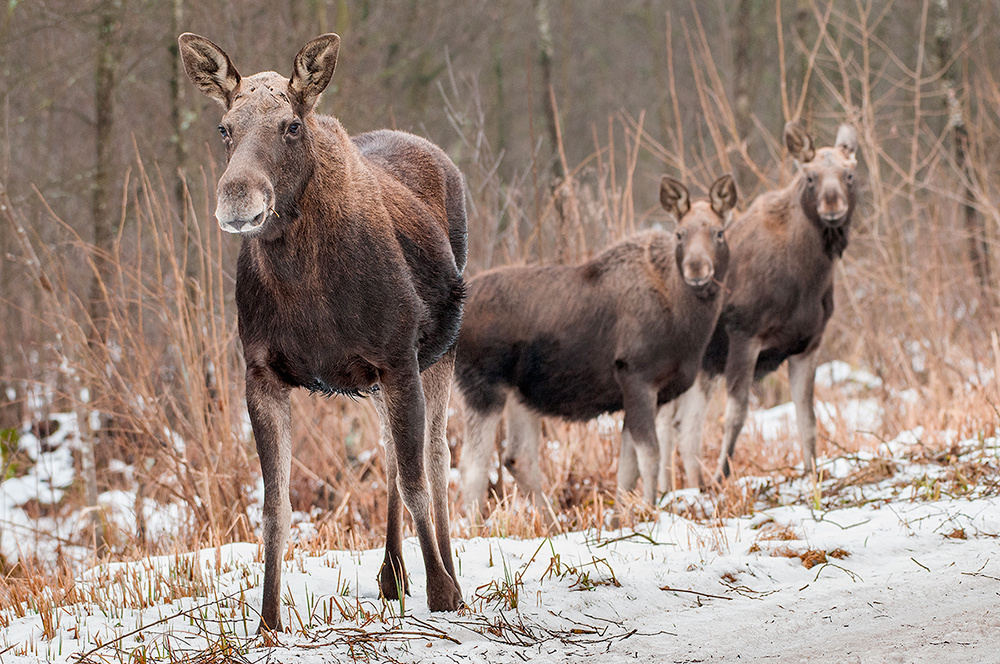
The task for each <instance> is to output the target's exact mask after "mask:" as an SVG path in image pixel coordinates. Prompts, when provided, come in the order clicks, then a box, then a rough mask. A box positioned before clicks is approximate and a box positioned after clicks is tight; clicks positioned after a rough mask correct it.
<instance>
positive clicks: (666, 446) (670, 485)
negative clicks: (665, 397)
mask: <svg viewBox="0 0 1000 664" xmlns="http://www.w3.org/2000/svg"><path fill="white" fill-rule="evenodd" d="M692 389H693V388H692ZM687 397H688V394H687V392H685V393H684V394H682V395H680V396H679V397H677V398H676V399H674V400H673V401H671V402H669V403H665V404H663V405H662V406H660V409H659V410H658V411H657V412H656V442H657V443H659V446H660V465H659V471H660V473H659V479H658V480H657V481H656V485H657V487H658V488H659V490H660V491H661V492H665V491H673V490H674V489H676V488H677V487H676V478H677V473H676V472H674V471H675V470H676V467H675V465H674V449H675V447H676V446H677V436H678V425H679V421H678V420H679V417H680V412H682V411H683V403H684V400H685V399H687ZM622 454H623V455H624V450H623V451H622ZM618 463H619V466H620V465H621V461H619V462H618ZM636 473H638V468H637V469H636Z"/></svg>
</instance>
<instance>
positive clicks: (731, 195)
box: [708, 173, 737, 225]
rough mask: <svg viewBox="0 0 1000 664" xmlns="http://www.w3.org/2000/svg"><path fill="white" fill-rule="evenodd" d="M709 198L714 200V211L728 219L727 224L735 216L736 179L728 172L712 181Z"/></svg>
mask: <svg viewBox="0 0 1000 664" xmlns="http://www.w3.org/2000/svg"><path fill="white" fill-rule="evenodd" d="M708 199H709V200H710V201H711V202H712V211H713V212H715V214H717V215H719V216H720V217H722V218H723V219H725V220H726V225H728V224H729V222H730V220H732V218H733V208H735V207H736V199H737V194H736V181H735V180H733V176H732V175H730V174H729V173H726V174H725V175H723V176H722V177H720V178H719V179H718V180H716V181H715V182H713V183H712V188H711V189H710V190H709V191H708Z"/></svg>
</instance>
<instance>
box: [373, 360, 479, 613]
mask: <svg viewBox="0 0 1000 664" xmlns="http://www.w3.org/2000/svg"><path fill="white" fill-rule="evenodd" d="M379 382H380V383H381V389H382V395H381V398H382V399H383V401H384V408H385V418H386V422H384V426H386V427H387V432H388V434H389V435H386V436H385V439H386V448H387V454H386V461H387V464H391V463H392V460H393V459H395V466H396V473H397V478H396V483H398V489H399V492H400V494H401V498H402V503H403V504H404V505H406V509H407V510H409V512H410V516H411V517H413V524H414V527H415V529H416V531H417V539H418V540H419V541H420V551H421V553H422V554H423V558H424V569H425V571H426V573H427V606H428V607H429V608H430V610H431V611H454V610H456V609H457V608H458V607H459V605H460V604H461V601H462V596H461V593H460V592H459V589H458V585H457V584H456V583H455V580H454V579H453V578H452V576H451V574H449V572H448V570H447V569H446V568H445V565H444V562H443V561H442V559H441V552H439V551H438V543H437V538H436V537H435V532H434V528H433V526H432V523H431V498H430V493H429V491H428V486H427V475H426V473H425V472H424V433H425V431H424V416H425V413H424V391H423V387H422V385H421V381H420V374H419V371H418V368H417V360H416V356H415V355H414V357H413V358H412V359H411V361H410V362H409V363H407V364H404V365H402V366H400V367H397V368H395V369H393V370H386V371H383V372H382V374H381V376H380V381H379ZM390 446H391V447H392V448H393V452H389V451H388V448H389V447H390ZM390 473H391V471H390ZM391 492H392V488H391V487H390V496H391ZM394 507H395V509H396V510H397V511H398V510H399V507H398V502H397V503H395V504H394V503H393V501H392V500H391V499H390V503H389V508H390V510H391V509H393V508H394ZM397 518H401V515H396V516H393V515H391V514H390V516H389V522H390V523H398V522H397V521H394V519H397ZM392 537H393V535H392V533H390V535H389V538H387V541H386V561H387V562H389V563H390V565H391V566H393V565H394V560H395V559H398V560H399V561H400V568H402V564H401V561H402V555H401V551H400V550H398V549H399V542H398V538H396V540H395V541H393V539H391V538H392ZM390 547H395V548H396V549H397V550H395V551H394V550H392V549H391V548H390ZM390 580H392V581H394V579H393V577H392V575H391V574H390V576H389V578H388V579H387V577H386V574H385V570H383V575H382V576H381V577H380V587H381V590H382V594H383V595H384V596H385V597H387V598H388V597H392V596H393V595H392V594H391V593H398V590H396V589H397V588H398V586H397V585H396V584H395V583H392V584H391V585H390V587H387V581H390Z"/></svg>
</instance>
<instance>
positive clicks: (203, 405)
mask: <svg viewBox="0 0 1000 664" xmlns="http://www.w3.org/2000/svg"><path fill="white" fill-rule="evenodd" d="M998 18H1000V3H998V2H995V1H982V2H976V1H974V0H850V1H844V0H837V1H835V2H824V1H823V0H784V1H783V2H782V1H777V2H776V1H774V0H737V1H734V2H723V1H721V0H708V1H705V2H693V1H692V2H683V1H672V2H666V1H663V0H623V1H622V2H615V3H608V2H599V1H596V0H534V1H533V2H510V1H509V0H488V1H486V0H475V1H469V2H454V1H450V2H449V1H445V0H421V1H420V2H418V1H417V0H380V1H378V2H375V1H372V0H362V1H359V0H287V1H278V2H275V1H273V0H267V1H266V2H265V1H258V0H248V1H245V2H238V3H235V2H234V3H229V2H225V3H220V2H191V1H190V0H159V1H154V0H9V2H7V3H6V5H5V7H4V8H2V9H0V72H2V74H0V76H2V85H0V229H2V230H0V431H2V432H3V433H2V435H0V441H2V445H0V450H2V452H3V456H2V459H3V463H2V470H3V473H2V474H0V478H3V477H13V476H16V475H17V474H18V473H23V472H25V470H26V468H27V467H28V466H29V465H30V460H28V459H26V458H25V457H24V456H23V455H21V456H18V454H17V453H16V450H17V439H18V437H19V436H20V435H22V434H23V433H24V432H26V431H27V430H28V428H30V429H31V430H32V432H33V433H34V435H36V436H37V437H38V438H40V439H42V440H44V438H45V436H46V434H47V433H50V432H51V431H50V430H51V429H53V428H54V427H56V426H58V423H59V421H60V420H58V419H57V418H53V414H54V413H76V414H78V418H77V423H78V428H79V435H78V438H79V440H77V441H76V446H75V447H74V460H75V461H74V463H75V464H76V465H77V467H78V469H79V475H78V477H79V478H81V480H80V481H79V482H77V483H76V484H74V486H73V487H72V488H71V489H70V490H69V491H68V492H67V494H66V495H65V496H64V497H62V498H61V499H60V500H59V501H57V502H55V503H46V502H44V501H40V500H39V501H35V502H34V503H32V504H31V505H28V506H27V507H25V509H27V510H29V511H31V513H32V514H34V515H36V516H38V517H39V518H58V517H59V516H60V515H68V514H70V513H76V510H78V509H79V508H80V507H81V506H86V507H87V508H88V511H87V513H88V514H89V515H90V517H89V518H90V524H91V526H90V528H89V529H84V530H85V532H84V530H74V531H72V532H70V533H69V534H65V533H64V536H63V539H60V540H58V541H56V542H54V545H53V546H54V549H49V548H45V551H51V550H56V551H57V552H58V553H59V554H60V556H59V557H58V559H59V563H58V564H59V565H64V564H68V563H67V561H66V560H63V559H62V557H61V554H63V553H65V552H67V551H75V552H77V553H79V552H81V551H83V552H89V553H88V555H89V554H92V553H93V552H94V551H97V552H99V553H100V554H101V555H109V554H113V555H115V556H123V557H127V556H128V555H138V554H142V553H149V552H158V551H167V550H171V549H172V547H176V546H182V547H195V546H198V545H201V544H216V543H220V542H228V541H245V540H248V539H250V540H253V538H254V535H253V532H254V528H255V525H256V524H255V520H254V517H253V509H252V505H253V501H254V492H253V491H252V487H253V486H254V484H255V481H256V480H255V477H256V473H257V464H256V460H255V458H254V451H253V444H252V440H251V437H250V434H249V431H248V429H247V427H246V426H245V413H244V410H245V409H244V406H243V403H242V360H241V357H240V355H239V348H238V343H237V341H236V334H235V322H234V314H235V306H234V304H233V292H234V265H235V256H236V254H237V252H238V248H239V241H238V240H236V239H234V238H231V237H229V236H225V237H223V236H222V234H221V233H220V231H219V229H218V226H217V224H216V222H215V220H214V217H213V216H212V210H214V187H215V182H216V180H217V178H218V175H219V174H220V173H221V171H222V169H223V167H224V152H223V149H222V144H221V140H220V139H219V137H218V133H217V130H216V125H217V124H218V121H219V117H220V109H219V108H218V107H217V105H216V104H215V103H214V102H212V101H211V100H209V99H208V98H206V97H204V96H203V95H201V94H200V93H199V92H198V91H197V90H196V89H195V88H194V87H193V86H192V85H190V83H189V82H188V81H187V80H186V78H185V77H184V74H183V70H182V68H181V66H180V62H179V57H178V53H177V47H176V43H177V42H176V39H177V35H178V34H180V33H181V32H184V31H193V32H196V33H199V34H202V35H204V36H206V37H208V38H209V39H211V40H213V41H215V42H216V43H217V44H219V45H221V46H222V47H223V48H224V49H225V50H226V51H227V52H228V53H229V54H230V56H231V57H232V59H233V61H234V62H235V64H236V66H237V68H238V69H239V70H240V71H241V72H242V73H243V74H245V75H246V74H251V73H254V72H257V71H263V70H267V69H273V70H276V71H278V72H280V73H283V74H285V75H287V74H288V73H289V72H290V68H291V62H292V58H293V56H294V54H295V53H296V52H297V50H298V49H299V48H300V47H301V45H303V44H304V43H305V42H306V41H308V40H309V39H310V38H312V37H314V36H316V35H317V34H320V33H324V32H328V31H335V32H337V33H339V34H340V35H341V37H342V39H343V42H342V47H341V52H340V59H339V63H338V70H337V73H336V74H335V76H334V79H333V83H332V84H331V86H330V88H329V89H328V91H327V92H326V94H325V96H324V98H323V100H322V102H321V104H320V107H319V109H320V111H321V112H325V113H330V114H333V115H335V116H337V117H338V118H339V119H340V120H341V121H342V122H343V124H344V125H345V126H346V128H347V129H348V131H349V132H351V133H360V132H363V131H367V130H371V129H376V128H381V127H395V128H399V129H405V130H408V131H412V132H414V133H417V134H420V135H423V136H426V137H427V138H429V139H431V140H432V141H434V142H436V143H437V144H439V145H441V146H442V147H443V148H444V149H445V150H446V151H447V152H448V153H449V155H451V157H452V158H453V159H454V160H455V161H456V163H457V164H458V165H459V167H460V168H461V169H462V171H463V173H464V174H465V176H466V179H467V183H468V187H469V197H468V209H469V238H470V261H469V269H468V273H469V274H470V275H474V274H476V273H478V272H480V271H482V270H483V269H486V268H488V267H491V266H494V265H499V264H504V263H510V262H544V263H553V262H570V261H577V260H582V259H584V258H586V257H589V256H591V255H593V254H594V253H595V252H596V251H598V250H600V249H601V248H603V247H604V246H607V245H608V244H609V243H610V242H612V241H614V240H616V239H618V238H620V237H622V236H624V235H626V234H628V233H630V232H632V231H634V230H637V229H640V228H644V227H648V226H652V225H656V224H662V225H667V224H668V223H669V222H668V221H667V219H666V215H665V214H664V213H663V212H662V210H661V209H660V207H659V204H658V201H657V192H658V183H659V180H660V177H661V175H662V174H663V173H670V174H673V175H675V176H678V177H680V178H682V179H683V180H685V181H686V182H688V183H690V187H691V189H692V191H693V192H695V193H696V195H698V194H703V193H704V192H705V188H706V186H707V185H708V184H710V183H711V182H712V180H713V179H714V178H715V177H717V176H718V175H720V174H722V173H724V172H733V173H734V174H735V175H736V179H737V183H738V187H739V191H740V195H741V201H742V202H741V206H742V207H745V206H746V205H747V204H748V202H749V201H751V200H752V199H753V198H754V197H755V196H756V195H757V194H759V193H761V192H763V191H765V190H768V189H771V188H774V187H777V186H779V185H780V184H782V183H784V182H787V181H788V179H789V178H790V176H791V174H792V164H791V161H790V160H789V159H788V158H787V157H786V156H785V151H784V146H783V144H782V140H781V136H782V128H783V126H784V124H785V122H786V121H789V120H798V121H799V122H801V123H802V124H803V125H804V126H805V127H807V128H808V129H809V131H810V132H811V133H812V135H813V136H814V137H815V138H816V140H817V143H818V144H820V145H826V144H830V143H832V140H833V137H834V135H835V133H836V129H837V126H838V124H840V123H841V122H850V123H852V124H853V125H854V126H855V127H856V128H857V129H858V134H859V139H860V153H859V157H860V175H861V178H860V180H861V184H860V186H861V196H860V208H859V213H858V214H857V215H856V217H855V221H854V225H853V228H852V236H851V240H850V246H849V248H848V250H847V252H846V254H845V257H844V260H843V261H842V263H841V265H840V266H839V267H838V269H837V274H836V278H837V282H838V287H837V312H836V314H835V316H834V318H833V320H832V321H831V324H830V327H829V328H828V332H827V335H826V338H825V341H824V346H823V349H822V354H823V359H824V360H829V359H833V358H837V359H841V360H844V361H846V362H848V363H850V364H852V365H853V366H857V367H861V368H864V369H866V370H868V371H870V372H872V373H873V374H875V375H876V376H878V377H879V378H880V379H881V381H882V385H884V386H885V387H884V389H881V390H880V391H878V394H877V396H878V398H880V399H882V400H883V403H884V404H885V405H886V408H885V417H884V418H883V421H882V425H881V429H880V430H879V431H870V432H857V434H858V435H857V436H850V437H848V438H847V439H845V438H839V439H835V440H834V439H830V437H829V436H828V437H827V438H826V439H825V440H824V442H823V443H822V445H826V446H827V449H834V448H835V447H840V448H845V449H856V448H857V447H858V446H860V445H862V444H863V441H862V436H861V434H865V435H867V436H869V437H871V436H874V437H875V438H876V439H877V438H878V437H880V436H881V437H888V436H890V435H892V434H894V433H895V432H898V431H900V430H903V429H905V428H909V427H912V426H914V425H915V424H917V423H918V422H919V423H921V424H923V425H924V426H925V427H926V428H927V432H928V433H927V436H928V437H927V440H928V442H929V443H930V442H933V439H934V436H935V435H936V432H937V433H941V435H942V436H943V435H944V432H957V433H958V434H959V435H964V436H970V435H971V436H975V435H979V434H981V432H982V431H984V430H987V431H990V432H992V431H993V428H995V425H996V419H997V410H996V407H995V404H996V403H1000V393H998V383H997V375H998V373H1000V371H998V367H1000V348H998V343H997V336H996V332H995V329H996V322H997V311H998V310H997V307H998V306H1000V297H998V291H997V283H996V280H997V276H996V274H997V269H998V266H997V238H998V231H1000V226H998V222H1000V208H998V205H997V201H998V196H1000V164H998V159H1000V74H998V72H1000V21H998V20H997V19H998ZM359 260H363V257H359ZM903 393H905V394H906V395H907V398H906V399H900V398H899V395H900V394H903ZM756 398H757V400H758V403H760V404H762V405H773V404H775V403H780V402H781V401H785V400H787V386H786V384H785V381H784V376H783V373H782V375H780V376H776V377H774V378H772V379H770V380H769V381H767V382H765V383H764V384H763V385H762V386H760V387H758V388H757V391H756ZM455 413H456V416H455V417H453V418H452V423H451V429H450V434H451V438H452V442H453V445H454V452H455V455H456V456H457V455H459V454H460V453H461V450H460V448H461V445H460V443H461V437H462V418H461V403H460V400H458V399H456V400H455ZM293 415H294V419H295V421H296V433H295V441H296V442H295V445H296V452H295V454H296V459H297V460H296V462H295V464H294V465H293V480H292V484H293V496H292V498H293V507H294V508H295V509H296V510H300V511H303V512H310V511H311V510H315V509H316V508H321V509H322V516H321V517H320V519H321V525H320V528H319V532H321V533H322V534H323V536H324V537H326V540H325V541H326V543H327V544H328V545H329V546H334V547H345V546H360V545H365V544H369V543H377V542H378V541H379V540H380V539H381V537H382V536H383V535H384V524H383V521H382V520H383V519H384V516H383V513H384V504H383V502H382V501H383V500H384V496H385V491H384V474H383V472H382V470H381V460H380V456H379V453H378V443H377V440H378V432H377V420H376V418H375V417H374V413H373V411H372V410H371V409H370V406H369V405H368V404H366V403H364V402H360V403H358V402H352V401H350V400H346V399H340V400H332V401H324V400H320V399H315V398H312V399H310V398H309V397H308V396H307V395H305V394H301V395H297V396H296V398H295V400H294V404H293ZM709 426H712V427H715V428H718V422H717V421H716V422H713V421H711V420H710V422H709ZM713 431H714V429H713ZM547 437H548V438H550V439H558V440H562V441H564V442H567V443H571V444H570V445H566V446H563V447H562V448H561V450H560V452H559V454H555V455H552V456H551V457H549V458H547V459H546V461H545V464H546V465H545V469H546V473H547V477H548V479H549V484H550V487H551V490H552V492H553V494H555V496H556V498H557V502H558V503H559V504H560V505H561V506H562V507H563V509H565V510H570V511H572V514H573V515H574V516H573V517H572V518H573V519H576V520H577V522H579V523H577V524H576V525H586V523H587V522H588V520H590V521H592V520H593V519H595V518H597V515H599V514H600V510H599V509H597V510H595V509H594V507H595V505H597V504H598V503H599V502H600V501H601V500H602V499H601V497H600V495H601V494H600V491H603V490H605V489H607V490H609V491H610V492H613V486H614V467H615V458H616V449H617V437H616V436H609V435H606V433H602V432H601V431H600V430H598V429H597V428H594V427H590V428H586V427H578V428H573V427H566V426H565V425H561V424H559V423H549V424H547ZM717 439H718V435H710V436H708V437H707V442H708V455H709V458H712V455H713V452H714V451H715V450H713V449H712V445H713V444H714V445H716V448H715V449H716V450H717V445H718V442H717ZM866 440H870V438H869V439H866ZM942 440H943V438H942ZM752 450H753V446H752V445H743V446H742V447H741V450H740V457H739V458H738V459H737V475H739V474H740V472H742V469H745V468H751V467H752V468H754V469H755V472H756V471H757V470H760V468H761V467H765V468H784V467H790V466H791V465H793V464H794V463H795V460H796V458H797V455H798V452H797V450H796V449H795V447H794V445H789V446H788V447H787V448H784V449H783V450H781V451H778V452H776V453H775V454H777V455H778V456H779V457H781V458H776V459H764V460H762V459H761V458H760V456H759V454H757V453H754V452H752ZM755 454H757V455H756V456H755ZM782 455H784V456H782ZM114 489H128V490H129V491H130V492H132V493H130V494H129V495H134V500H135V505H136V510H135V512H134V517H133V519H134V520H135V522H133V523H128V524H125V525H124V526H123V525H122V524H120V523H119V522H116V521H115V520H114V519H112V518H110V517H109V516H108V515H106V514H104V513H103V508H98V507H97V506H98V505H99V502H100V501H99V497H100V496H101V495H104V494H106V493H107V492H109V491H112V490H114ZM455 490H456V492H457V491H458V487H457V486H456V487H455ZM145 501H154V502H156V503H159V504H168V503H171V504H179V505H181V506H182V507H183V509H182V510H181V512H180V513H179V514H180V515H181V516H180V517H178V519H179V520H178V522H177V523H174V524H172V532H170V533H168V532H166V531H162V530H157V529H156V528H153V527H147V524H146V523H145V519H146V517H145V516H144V515H145V514H146V513H147V512H148V510H146V509H144V508H143V507H142V505H143V504H144V503H145ZM453 509H456V510H457V509H458V508H457V507H456V508H453ZM573 510H575V511H573ZM317 514H319V512H317ZM116 524H117V525H116ZM177 529H179V531H178V530H177ZM179 543H180V544H179ZM23 553H24V552H23ZM23 553H22V555H23ZM39 555H40V556H41V557H44V556H42V554H39ZM70 557H72V556H70ZM35 563H36V564H37V565H42V566H44V565H48V564H52V558H46V559H45V560H41V559H39V560H36V561H35ZM0 569H2V570H3V571H4V572H5V574H6V572H7V571H9V570H11V569H13V561H7V560H0ZM16 577H17V575H16V574H14V575H13V576H11V577H9V578H8V579H7V581H5V583H15V582H16Z"/></svg>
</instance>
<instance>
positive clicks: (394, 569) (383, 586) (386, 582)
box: [378, 561, 410, 601]
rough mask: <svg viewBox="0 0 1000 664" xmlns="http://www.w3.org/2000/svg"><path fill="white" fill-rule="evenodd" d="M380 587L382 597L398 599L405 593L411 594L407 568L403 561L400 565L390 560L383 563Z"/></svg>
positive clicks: (391, 599) (392, 599)
mask: <svg viewBox="0 0 1000 664" xmlns="http://www.w3.org/2000/svg"><path fill="white" fill-rule="evenodd" d="M378 587H379V592H381V593H382V597H383V598H385V599H387V600H390V601H396V600H398V599H399V598H400V597H402V596H403V595H409V594H410V582H409V581H408V580H407V578H406V568H405V567H403V562H402V561H400V562H399V565H398V566H394V565H391V564H389V563H388V562H386V563H383V564H382V571H381V572H380V573H379V579H378Z"/></svg>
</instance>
